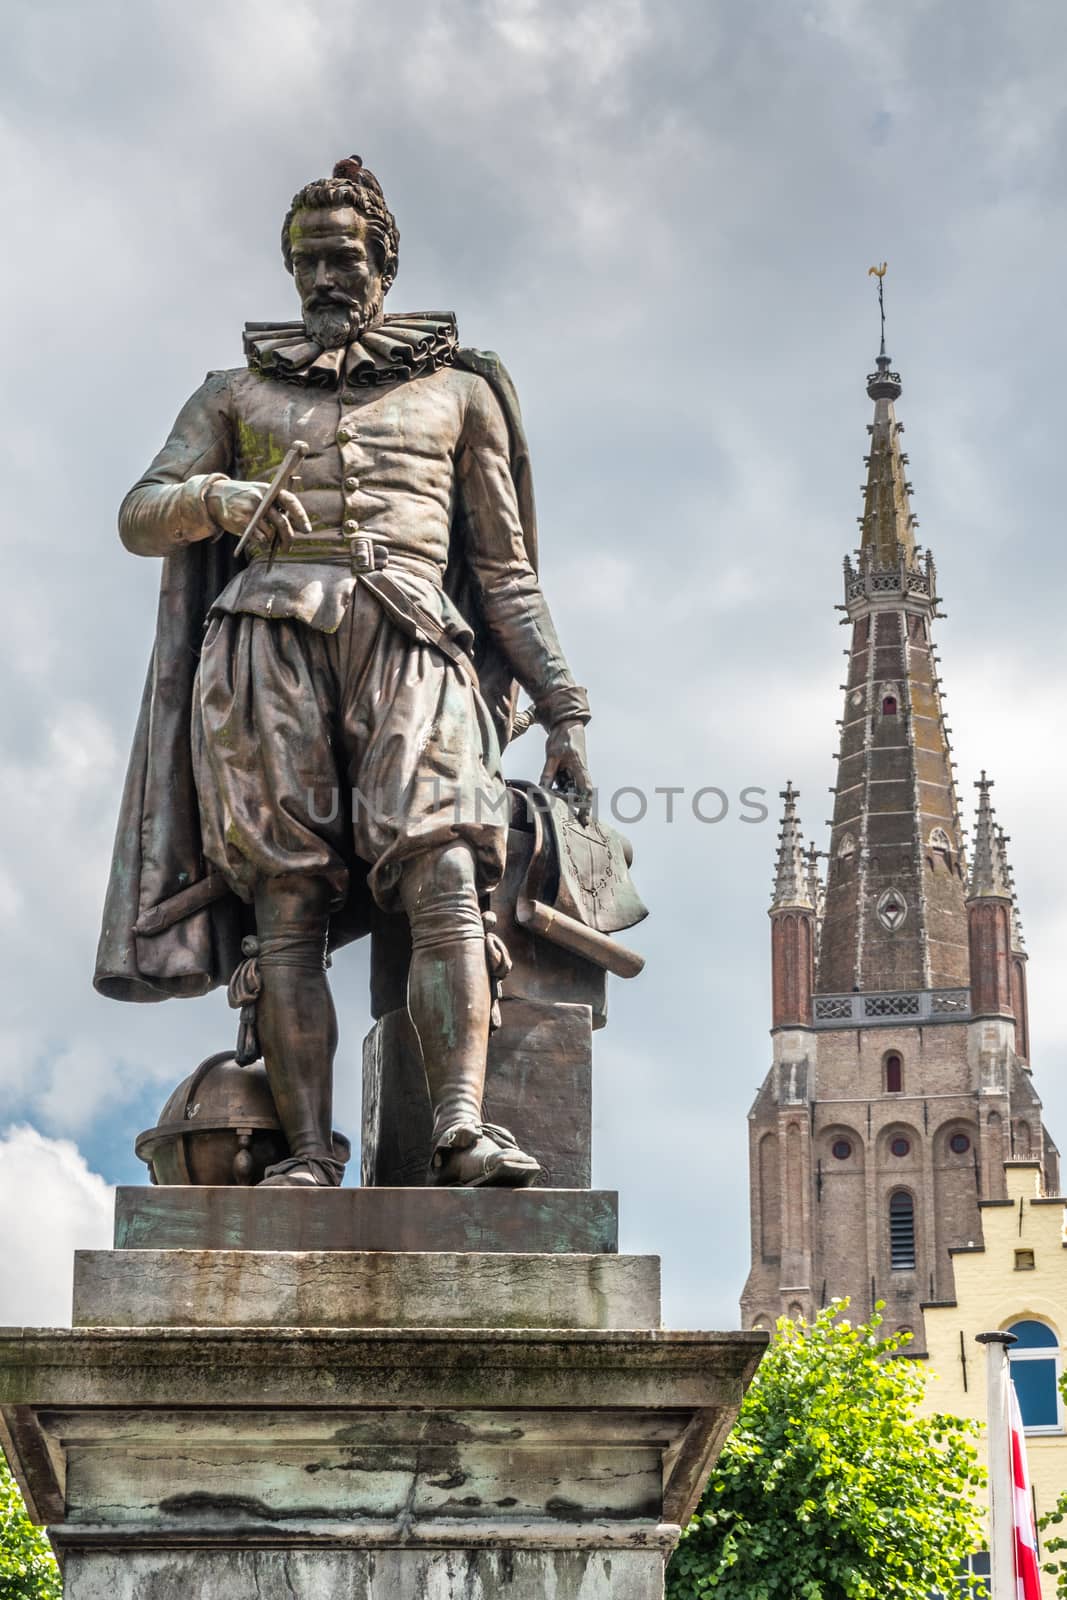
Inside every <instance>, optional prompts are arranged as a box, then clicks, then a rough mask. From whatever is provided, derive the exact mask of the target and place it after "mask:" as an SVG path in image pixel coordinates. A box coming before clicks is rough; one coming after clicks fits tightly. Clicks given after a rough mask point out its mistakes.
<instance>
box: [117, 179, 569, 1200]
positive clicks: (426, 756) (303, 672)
mask: <svg viewBox="0 0 1067 1600" xmlns="http://www.w3.org/2000/svg"><path fill="white" fill-rule="evenodd" d="M397 245H398V233H397V228H396V223H395V221H394V218H393V216H392V214H391V212H390V211H389V210H388V208H387V206H386V203H385V199H384V196H383V194H382V190H381V188H380V186H379V184H378V182H377V180H376V179H375V178H374V176H373V175H372V174H371V173H370V172H369V171H368V170H367V168H366V167H364V166H363V165H362V163H361V162H360V161H359V159H358V158H357V157H351V158H350V159H348V160H345V161H341V162H339V163H338V164H337V166H336V167H335V168H334V172H333V175H332V177H330V178H325V179H321V180H319V181H317V182H314V183H310V184H308V185H307V186H306V187H305V188H303V189H302V190H301V191H300V192H299V194H297V195H296V197H295V198H294V200H293V203H292V205H291V207H290V209H289V213H288V215H287V217H286V219H285V224H284V227H283V229H282V252H283V255H284V258H285V264H286V266H287V268H288V269H289V271H290V272H291V273H292V275H293V278H294V281H295V283H296V288H297V291H298V293H299V295H300V301H301V309H302V313H303V318H302V321H301V322H300V323H296V324H282V325H277V324H260V323H251V324H249V325H248V326H247V328H246V331H245V348H246V353H247V357H248V365H247V368H240V369H237V370H233V371H226V372H213V373H210V374H209V375H208V378H207V380H206V382H205V383H204V384H203V386H202V387H201V388H200V389H198V390H197V392H196V393H195V394H194V395H193V396H192V398H191V399H190V400H189V401H188V402H187V403H186V405H185V406H184V407H183V409H182V411H181V413H180V414H179V416H178V419H177V422H176V423H175V425H174V429H173V431H172V433H171V435H170V437H169V439H168V440H167V442H166V444H165V445H164V446H163V449H162V450H161V451H160V453H159V454H158V455H157V457H156V458H155V460H154V461H153V462H152V464H151V466H150V467H149V469H148V471H147V472H146V473H145V475H144V477H143V478H141V479H140V481H139V482H138V483H137V484H136V485H135V486H134V487H133V488H132V489H131V490H130V492H129V494H128V495H127V496H126V498H125V500H124V501H123V504H122V508H121V511H120V514H119V528H120V532H121V536H122V540H123V543H124V544H125V545H126V547H127V548H128V549H129V550H131V551H133V552H135V553H136V554H137V555H144V556H163V557H164V558H165V562H164V572H163V584H162V593H161V601H160V611H159V619H158V624H157V632H156V646H155V652H154V656H153V662H152V666H151V668H150V671H149V677H148V683H147V685H146V689H145V699H144V704H143V707H142V715H141V719H140V723H139V726H138V732H137V737H136V740H135V745H134V751H133V756H132V759H131V764H130V771H129V776H128V778H127V784H126V792H125V795H124V799H123V806H122V812H121V816H120V821H119V830H118V837H117V840H116V850H115V860H114V866H113V870H112V877H111V883H110V887H109V893H108V901H107V906H106V908H105V916H104V928H103V933H102V936H101V945H100V951H99V957H98V967H97V977H96V982H97V986H98V988H100V989H101V991H102V992H104V993H107V994H111V995H114V996H116V997H118V998H122V999H141V1000H144V999H161V998H165V997H166V996H168V995H173V994H199V993H204V992H205V991H206V990H207V989H209V988H211V987H213V986H214V985H215V984H217V983H220V982H225V981H227V980H229V979H230V978H231V977H232V975H233V973H234V971H235V970H236V969H237V968H238V967H239V966H240V964H241V949H242V946H241V940H242V937H244V939H245V943H244V947H243V948H244V950H245V952H246V954H247V952H248V950H250V949H251V950H253V951H254V952H255V957H254V961H255V972H254V984H253V989H254V991H256V992H257V1000H256V1013H257V1014H256V1028H257V1032H258V1038H259V1042H260V1045H261V1048H262V1053H263V1058H264V1061H265V1065H266V1068H267V1073H268V1076H269V1080H270V1085H271V1089H272V1092H273V1095H274V1099H275V1102H276V1105H277V1109H278V1114H279V1119H280V1121H281V1123H282V1127H283V1129H284V1132H285V1134H286V1137H287V1140H288V1144H289V1148H290V1152H291V1159H290V1160H288V1161H285V1162H282V1163H281V1164H280V1165H279V1166H277V1167H275V1168H272V1169H270V1171H269V1172H268V1175H267V1177H266V1179H265V1181H266V1182H267V1183H273V1184H293V1185H295V1184H307V1185H334V1184H337V1183H339V1182H340V1179H341V1168H340V1165H339V1163H338V1162H337V1161H336V1159H335V1154H334V1149H333V1144H332V1136H331V1126H332V1117H331V1112H332V1072H333V1055H334V1051H335V1048H336V1043H337V1030H336V1021H335V1016H334V1010H333V1005H332V1002H331V999H330V993H329V989H328V987H327V981H326V970H325V969H326V965H327V951H328V949H329V948H331V947H333V946H335V945H336V944H338V943H341V942H343V941H344V939H345V938H349V937H351V936H352V934H353V932H356V931H366V927H367V921H366V901H367V890H368V887H369V891H370V894H371V895H373V899H374V901H375V902H376V903H377V906H378V907H380V908H381V909H382V910H383V911H389V910H395V909H397V908H398V907H402V908H403V910H404V912H405V913H406V914H407V918H408V921H409V924H410V932H411V945H412V957H411V965H410V973H409V980H408V1005H409V1009H410V1013H411V1017H412V1021H413V1022H414V1025H415V1028H416V1030H417V1032H418V1036H419V1040H420V1042H421V1046H422V1053H423V1058H424V1061H425V1066H426V1076H427V1082H428V1086H429V1091H430V1098H431V1101H432V1103H433V1110H434V1131H433V1158H432V1166H431V1181H433V1182H436V1183H444V1184H481V1183H497V1184H511V1185H515V1184H524V1183H528V1182H530V1181H532V1179H533V1178H534V1177H536V1175H537V1173H538V1171H539V1167H538V1164H537V1162H536V1160H535V1159H534V1158H533V1157H532V1156H529V1155H527V1154H525V1153H524V1152H523V1151H522V1150H520V1149H519V1148H518V1147H517V1145H516V1144H515V1143H514V1141H513V1140H511V1139H510V1137H509V1136H508V1135H507V1133H506V1130H501V1129H495V1128H491V1127H488V1126H486V1125H485V1124H484V1123H483V1119H482V1093H483V1082H484V1076H485V1061H486V1046H487V1040H488V1032H489V1025H490V1008H491V995H490V980H489V974H488V970H487V960H486V937H487V936H486V927H485V923H484V920H483V906H484V904H485V896H486V894H487V892H488V891H489V890H490V889H491V888H493V886H494V885H495V884H496V883H497V882H498V880H499V878H500V875H501V873H502V870H503V865H504V852H505V844H506V830H507V806H506V804H505V791H504V787H503V781H502V779H501V776H500V745H501V743H502V742H503V741H505V740H506V738H507V736H508V733H509V730H510V722H511V717H512V715H513V713H514V706H515V692H516V684H515V680H517V682H518V683H519V684H521V685H522V686H523V687H524V688H525V689H526V691H527V692H528V693H529V694H530V696H531V697H532V699H533V702H534V706H535V708H536V714H537V718H538V720H539V721H540V722H541V723H542V724H543V725H544V726H545V728H546V729H547V732H548V746H547V761H546V767H545V773H544V775H543V777H542V782H543V783H546V784H547V783H555V784H556V785H557V786H558V787H561V788H566V789H569V790H570V791H572V792H573V793H575V794H576V795H577V796H578V803H579V805H580V806H585V805H586V804H587V797H588V796H589V795H590V793H591V784H590V779H589V774H588V771H587V768H586V755H585V735H584V724H585V723H586V721H587V720H588V715H589V713H588V703H587V699H586V695H585V692H584V690H582V689H581V688H579V687H577V685H576V684H575V682H574V679H573V677H572V675H571V673H570V671H569V669H568V666H567V662H566V660H565V658H564V655H563V652H562V649H561V648H560V644H559V640H558V638H557V635H556V630H555V628H554V626H553V623H552V618H551V616H550V614H549V610H548V606H547V604H546V602H545V599H544V596H543V594H542V592H541V588H540V585H539V583H538V579H537V574H536V569H535V559H536V550H535V530H534V522H533V503H532V495H531V491H530V485H529V469H528V460H527V456H526V448H525V440H524V437H523V434H522V427H521V422H520V419H519V413H518V406H517V403H516V401H515V397H514V393H513V390H512V389H511V385H510V381H509V379H508V377H507V374H506V373H505V371H504V369H503V368H502V367H501V365H500V363H499V362H498V361H497V359H496V358H495V357H494V356H491V355H486V354H482V353H479V352H476V351H472V350H467V349H464V348H462V347H461V346H460V345H459V343H458V339H457V334H456V327H455V321H454V319H453V318H452V317H451V316H449V315H446V314H443V313H424V314H418V315H412V316H387V315H385V314H384V312H383V303H384V299H385V295H386V292H387V291H388V289H389V286H390V284H391V283H392V281H393V278H394V276H395V274H396V269H397ZM296 441H303V442H304V443H305V444H306V445H307V451H306V455H305V458H304V460H303V463H302V466H301V468H300V476H299V479H298V480H294V483H293V486H292V487H291V488H290V489H288V490H281V491H280V492H278V494H277V497H276V499H275V500H274V502H273V504H272V506H271V508H270V509H269V511H267V512H266V513H265V515H263V516H262V519H261V523H260V526H259V528H258V530H257V532H256V534H255V537H254V539H253V540H251V541H250V542H249V544H248V546H247V548H246V549H245V550H244V551H243V553H242V555H241V557H240V558H238V559H235V550H236V542H237V539H238V538H239V537H240V536H241V535H243V533H244V532H245V530H246V528H247V526H248V524H249V522H250V520H251V518H252V516H253V514H254V513H255V511H256V509H257V507H258V506H259V504H260V502H261V500H262V499H263V498H264V495H265V493H266V487H267V483H268V481H269V480H271V478H272V476H273V475H274V473H275V469H276V468H277V467H278V465H279V463H280V462H281V461H282V459H283V457H285V455H286V453H287V452H288V451H289V450H290V447H291V446H293V445H294V442H296ZM297 486H299V487H298V491H297ZM205 619H206V631H205ZM249 908H251V910H252V911H253V912H254V940H253V942H252V943H251V944H249V942H248V935H249V933H250V931H251V930H250V926H249V923H250V916H249Z"/></svg>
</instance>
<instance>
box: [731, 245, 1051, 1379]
mask: <svg viewBox="0 0 1067 1600" xmlns="http://www.w3.org/2000/svg"><path fill="white" fill-rule="evenodd" d="M883 270H884V269H883ZM879 287H880V289H881V274H879ZM880 298H881V295H880ZM901 392H902V383H901V378H900V374H899V373H898V372H896V371H894V370H893V369H892V364H891V362H890V359H889V357H888V355H887V354H886V349H885V337H884V320H883V336H882V344H881V349H880V352H879V355H878V357H877V360H876V363H875V371H874V372H873V373H871V374H870V376H869V377H868V379H867V394H868V397H869V398H870V400H871V401H872V402H873V406H874V414H873V419H872V421H871V423H870V424H869V425H868V431H869V433H870V446H869V453H868V455H867V457H866V466H867V477H866V483H865V485H864V489H863V496H864V500H863V514H862V516H861V517H860V518H859V519H858V521H859V524H860V529H861V532H860V543H859V548H858V549H857V550H856V551H855V552H854V554H853V555H852V556H846V558H845V562H844V587H845V593H844V603H843V605H842V606H841V607H840V608H839V609H841V610H843V611H844V612H845V619H846V621H847V622H848V624H849V627H850V630H851V645H850V649H849V652H848V653H849V669H848V678H847V683H846V685H845V707H844V715H843V718H842V721H841V736H840V746H839V749H838V752H837V756H836V762H837V775H836V777H837V781H836V783H835V785H834V787H833V790H832V793H833V795H834V806H833V817H832V820H831V824H830V839H829V845H828V849H827V852H826V862H827V870H826V882H825V887H824V886H823V884H822V882H821V880H820V874H819V868H818V853H817V852H816V849H815V846H814V844H813V845H812V846H811V847H810V850H809V851H808V853H807V854H805V852H804V847H803V842H802V836H801V824H800V817H799V811H798V807H797V801H798V798H799V797H798V795H797V793H796V791H795V790H794V789H793V787H792V784H789V785H787V787H786V789H785V791H784V792H783V795H782V799H783V802H784V810H783V819H782V828H781V832H780V834H779V840H778V854H777V863H776V877H775V889H774V895H773V899H772V904H771V907H770V919H771V951H772V960H771V964H772V1028H771V1035H772V1041H773V1062H772V1066H771V1070H770V1072H769V1073H768V1075H767V1077H766V1079H765V1080H764V1083H763V1085H762V1087H761V1089H760V1091H759V1094H758V1095H757V1098H756V1101H755V1104H754V1105H753V1108H752V1111H751V1112H750V1115H749V1128H750V1192H751V1212H752V1268H751V1271H750V1273H749V1277H748V1281H747V1283H746V1286H745V1290H744V1293H743V1295H742V1302H741V1304H742V1314H743V1316H744V1319H745V1323H746V1326H756V1325H762V1326H773V1322H774V1320H775V1318H776V1317H777V1316H780V1315H782V1314H783V1313H789V1314H792V1312H793V1311H794V1310H795V1308H796V1307H800V1308H801V1309H802V1311H803V1312H804V1313H805V1314H806V1315H809V1316H810V1315H811V1314H813V1313H814V1311H815V1310H816V1309H817V1308H818V1307H819V1306H821V1305H825V1304H827V1303H828V1301H829V1300H831V1299H833V1298H834V1297H835V1296H841V1295H848V1296H849V1297H850V1298H851V1301H852V1306H853V1313H854V1315H867V1314H868V1313H869V1312H870V1311H871V1310H872V1309H873V1305H874V1303H875V1301H876V1300H883V1301H885V1302H886V1312H885V1315H886V1320H887V1323H888V1325H889V1326H891V1327H906V1328H908V1329H911V1330H913V1331H914V1332H915V1334H916V1343H917V1346H918V1347H919V1348H922V1308H923V1305H924V1304H925V1303H931V1302H934V1303H937V1302H941V1301H944V1300H945V1299H951V1297H952V1292H953V1277H952V1252H953V1251H955V1250H959V1249H967V1248H969V1247H972V1246H974V1245H976V1244H978V1243H980V1241H981V1213H980V1209H979V1208H980V1203H981V1202H983V1201H989V1200H995V1199H997V1198H999V1197H1000V1195H1001V1192H1002V1191H1003V1189H1004V1184H1005V1178H1004V1168H1003V1162H1004V1160H1005V1159H1011V1157H1012V1156H1013V1155H1015V1154H1016V1153H1018V1154H1019V1155H1020V1156H1021V1157H1034V1158H1036V1159H1038V1160H1039V1161H1040V1162H1041V1163H1042V1167H1043V1172H1044V1182H1045V1186H1046V1190H1047V1191H1048V1192H1050V1193H1052V1192H1055V1191H1056V1189H1057V1187H1058V1182H1059V1171H1058V1157H1057V1152H1056V1148H1055V1145H1054V1144H1053V1142H1052V1140H1051V1138H1050V1137H1049V1135H1048V1133H1047V1130H1045V1128H1044V1127H1043V1124H1042V1120H1041V1104H1040V1100H1039V1099H1038V1097H1037V1094H1036V1091H1035V1089H1034V1087H1033V1082H1032V1078H1031V1074H1030V1066H1029V1059H1030V1046H1029V1020H1028V1013H1027V1006H1028V1001H1027V992H1026V952H1025V948H1024V946H1023V941H1022V931H1021V923H1020V918H1019V909H1018V900H1017V896H1016V892H1015V885H1014V882H1013V880H1012V876H1011V871H1010V867H1009V864H1008V859H1007V842H1008V841H1007V839H1006V836H1005V835H1004V833H1003V830H1002V829H1000V828H999V827H998V826H997V824H996V822H995V818H994V815H993V810H992V802H991V799H990V794H989V790H990V787H991V783H990V780H988V779H987V778H986V776H985V774H984V773H983V774H982V778H981V779H980V781H979V783H978V785H977V787H978V790H979V804H978V818H977V825H976V829H975V834H974V850H973V857H974V859H973V864H972V865H971V867H970V869H968V863H967V859H966V851H965V837H964V829H963V824H962V817H961V811H960V804H959V798H958V795H957V791H956V785H955V779H954V774H953V767H954V763H953V760H952V748H951V739H950V730H949V727H948V724H947V721H946V717H945V709H944V702H943V696H942V684H941V678H940V674H939V671H938V663H937V656H936V652H935V650H934V646H933V624H934V622H935V621H936V620H937V618H938V616H939V615H940V612H939V600H938V592H937V570H936V567H935V564H934V560H933V557H932V555H931V554H930V552H929V551H928V550H923V549H922V548H921V547H920V546H919V544H918V543H917V539H916V528H917V527H918V523H917V520H916V518H915V515H914V513H913V511H912V509H911V494H912V485H911V482H910V480H909V478H908V471H907V469H908V465H909V463H908V457H907V454H906V453H905V452H904V451H903V449H902V447H901V435H902V433H903V425H902V423H900V422H899V421H898V420H897V417H896V411H895V406H896V402H897V400H898V399H899V398H900V395H901ZM904 1217H908V1218H910V1222H909V1228H910V1230H911V1231H910V1234H909V1239H910V1241H911V1242H910V1245H909V1248H908V1249H907V1250H905V1249H903V1248H902V1246H901V1230H902V1223H901V1219H902V1218H904ZM894 1227H895V1230H896V1231H895V1233H894Z"/></svg>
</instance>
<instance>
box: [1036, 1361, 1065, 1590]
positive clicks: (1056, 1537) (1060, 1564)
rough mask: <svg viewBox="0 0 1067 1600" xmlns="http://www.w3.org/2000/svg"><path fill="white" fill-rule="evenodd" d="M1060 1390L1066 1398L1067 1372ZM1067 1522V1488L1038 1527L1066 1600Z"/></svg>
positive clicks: (1049, 1568) (1051, 1569)
mask: <svg viewBox="0 0 1067 1600" xmlns="http://www.w3.org/2000/svg"><path fill="white" fill-rule="evenodd" d="M1060 1391H1061V1393H1062V1395H1063V1398H1064V1399H1065V1400H1067V1372H1065V1373H1064V1375H1063V1377H1062V1378H1061V1379H1060ZM1065 1522H1067V1489H1065V1490H1064V1491H1063V1493H1062V1494H1061V1495H1060V1497H1059V1499H1058V1500H1057V1502H1056V1509H1055V1510H1054V1511H1050V1512H1049V1513H1048V1515H1047V1516H1045V1517H1042V1518H1041V1521H1040V1522H1039V1523H1038V1527H1039V1528H1040V1530H1041V1532H1042V1533H1043V1534H1044V1535H1045V1538H1044V1548H1043V1551H1042V1554H1043V1555H1046V1556H1055V1557H1056V1559H1055V1561H1046V1562H1045V1571H1046V1572H1051V1573H1052V1574H1053V1575H1054V1576H1055V1579H1056V1594H1057V1597H1058V1600H1067V1555H1064V1554H1063V1552H1064V1551H1067V1533H1065V1532H1064V1531H1063V1525H1064V1523H1065ZM1050 1528H1055V1530H1056V1531H1055V1533H1051V1534H1050V1533H1049V1529H1050Z"/></svg>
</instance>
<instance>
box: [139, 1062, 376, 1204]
mask: <svg viewBox="0 0 1067 1600" xmlns="http://www.w3.org/2000/svg"><path fill="white" fill-rule="evenodd" d="M333 1138H334V1156H335V1158H336V1162H337V1166H338V1173H339V1174H340V1172H341V1171H342V1169H343V1167H344V1164H345V1162H346V1161H347V1160H348V1158H349V1156H350V1155H351V1149H350V1146H349V1143H348V1140H347V1139H346V1138H345V1137H344V1135H343V1134H339V1133H335V1134H334V1136H333ZM134 1148H135V1149H136V1151H137V1154H138V1155H139V1156H140V1158H141V1160H142V1161H143V1162H145V1164H146V1165H147V1167H148V1169H149V1173H150V1175H151V1179H152V1182H153V1183H158V1184H197V1185H221V1186H223V1187H228V1186H229V1185H232V1184H239V1185H243V1186H246V1187H247V1186H251V1185H253V1184H258V1183H261V1182H262V1181H263V1179H264V1177H265V1176H266V1173H267V1169H268V1168H269V1167H275V1166H278V1165H279V1164H281V1163H283V1162H286V1161H288V1160H289V1159H290V1155H289V1145H288V1143H287V1141H286V1138H285V1134H284V1133H283V1132H282V1126H281V1122H280V1121H279V1119H278V1110H277V1107H276V1106H275V1104H274V1096H273V1095H272V1094H271V1090H270V1084H269V1082H268V1081H267V1070H266V1068H265V1067H264V1065H263V1063H262V1061H256V1062H253V1064H252V1065H251V1066H247V1067H242V1066H240V1065H239V1064H238V1063H237V1061H236V1060H235V1058H234V1055H233V1052H232V1051H229V1050H224V1051H222V1052H221V1053H220V1054H219V1055H215V1056H209V1057H208V1059H207V1060H206V1061H202V1062H201V1063H200V1065H199V1066H198V1067H197V1069H196V1071H195V1072H192V1073H190V1074H189V1076H188V1077H187V1078H184V1079H183V1080H182V1082H181V1083H180V1084H179V1085H178V1087H177V1088H176V1089H175V1091H174V1093H173V1094H172V1095H171V1096H170V1098H169V1099H168V1101H167V1103H166V1105H165V1106H164V1107H163V1110H162V1111H161V1113H160V1117H159V1122H158V1123H157V1125H156V1126H155V1127H154V1128H147V1129H146V1130H145V1132H144V1133H141V1134H138V1136H137V1140H136V1143H135V1145H134ZM337 1181H338V1182H340V1176H338V1180H337Z"/></svg>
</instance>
